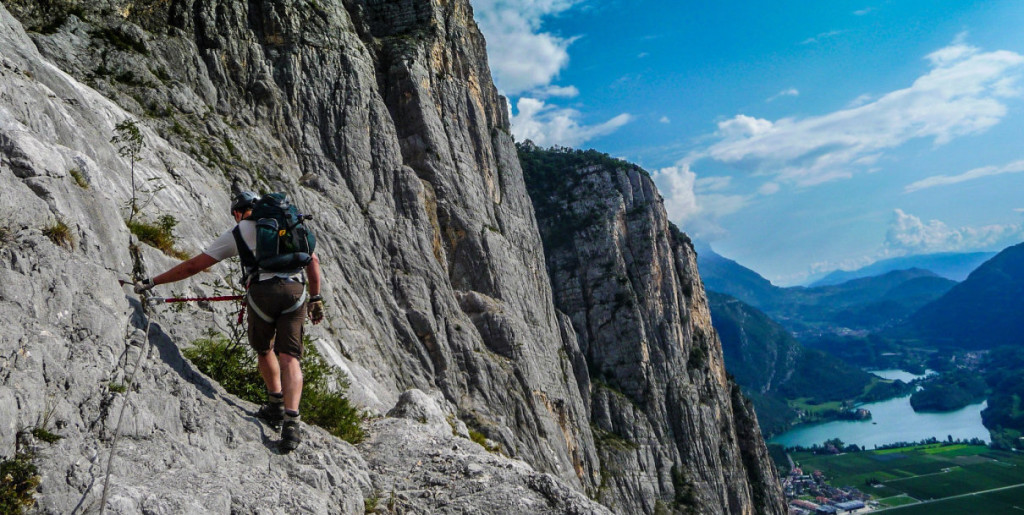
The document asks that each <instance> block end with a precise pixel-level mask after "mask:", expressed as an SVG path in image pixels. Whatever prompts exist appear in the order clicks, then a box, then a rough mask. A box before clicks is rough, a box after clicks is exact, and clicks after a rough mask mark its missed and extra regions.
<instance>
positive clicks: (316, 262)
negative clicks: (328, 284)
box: [306, 254, 320, 295]
mask: <svg viewBox="0 0 1024 515" xmlns="http://www.w3.org/2000/svg"><path fill="white" fill-rule="evenodd" d="M306 277H307V278H309V294H310V295H320V258H318V257H317V256H316V254H313V262H312V263H310V264H308V265H306Z"/></svg>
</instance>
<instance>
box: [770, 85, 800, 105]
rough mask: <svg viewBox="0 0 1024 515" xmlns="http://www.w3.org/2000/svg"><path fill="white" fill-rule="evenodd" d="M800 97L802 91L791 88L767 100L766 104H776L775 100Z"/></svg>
mask: <svg viewBox="0 0 1024 515" xmlns="http://www.w3.org/2000/svg"><path fill="white" fill-rule="evenodd" d="M798 96H800V90H798V89H796V88H789V89H784V90H782V91H780V92H778V93H776V94H774V95H772V96H770V97H768V100H766V102H774V101H775V100H778V99H779V98H782V97H798Z"/></svg>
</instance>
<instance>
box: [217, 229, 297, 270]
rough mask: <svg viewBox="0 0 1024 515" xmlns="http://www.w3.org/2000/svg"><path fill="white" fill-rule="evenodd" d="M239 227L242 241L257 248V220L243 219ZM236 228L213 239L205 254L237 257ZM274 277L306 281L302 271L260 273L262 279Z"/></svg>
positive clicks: (251, 248) (221, 257)
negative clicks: (294, 272) (293, 272)
mask: <svg viewBox="0 0 1024 515" xmlns="http://www.w3.org/2000/svg"><path fill="white" fill-rule="evenodd" d="M238 229H239V231H240V232H241V233H242V241H244V242H245V244H246V245H248V246H249V249H250V250H253V251H255V249H256V222H254V221H252V220H242V221H241V222H238ZM234 230H235V228H234V227H232V228H230V229H228V230H227V231H225V232H224V233H223V234H221V235H220V236H218V237H217V239H216V240H213V243H211V244H210V245H209V246H207V247H206V250H204V251H203V254H206V255H207V256H210V257H212V258H213V259H216V260H217V261H224V260H225V259H227V258H231V257H235V256H237V255H238V245H237V244H236V242H235V235H234ZM274 277H283V278H286V279H292V280H295V281H299V282H306V281H305V275H304V274H303V273H302V272H299V273H297V274H281V273H273V272H263V273H261V274H260V280H261V281H266V280H267V279H271V278H274Z"/></svg>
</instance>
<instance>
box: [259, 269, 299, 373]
mask: <svg viewBox="0 0 1024 515" xmlns="http://www.w3.org/2000/svg"><path fill="white" fill-rule="evenodd" d="M305 289H306V285H304V284H302V283H299V282H295V281H289V280H285V279H270V280H267V281H260V282H258V283H253V284H252V285H251V286H250V287H249V305H248V306H247V308H248V318H249V345H250V346H251V347H252V348H253V350H255V351H256V352H257V353H259V354H266V353H268V352H270V351H274V352H275V353H277V354H281V353H284V354H289V355H291V356H295V357H296V358H301V357H302V324H303V323H304V322H305V321H306V304H305V303H303V304H302V306H299V308H298V309H296V310H294V311H292V312H290V313H282V311H285V310H287V309H288V308H291V307H293V306H295V303H296V302H298V301H299V299H300V298H302V292H303V290H305ZM254 305H255V307H256V308H259V310H260V311H261V312H263V313H264V314H266V315H267V316H268V317H270V318H273V319H274V322H273V323H270V322H267V321H265V320H263V318H261V317H260V316H259V315H258V314H256V313H255V311H256V310H255V309H254V308H253V306H254Z"/></svg>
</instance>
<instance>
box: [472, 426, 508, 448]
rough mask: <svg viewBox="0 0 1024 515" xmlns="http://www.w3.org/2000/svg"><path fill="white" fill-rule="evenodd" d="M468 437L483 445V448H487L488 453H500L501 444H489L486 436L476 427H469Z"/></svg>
mask: <svg viewBox="0 0 1024 515" xmlns="http://www.w3.org/2000/svg"><path fill="white" fill-rule="evenodd" d="M469 439H470V440H473V441H474V442H476V443H478V444H480V446H481V447H483V448H484V449H487V452H490V453H500V452H501V445H491V444H489V443H487V437H486V436H484V434H483V433H481V432H480V431H477V430H476V429H473V428H469Z"/></svg>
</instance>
